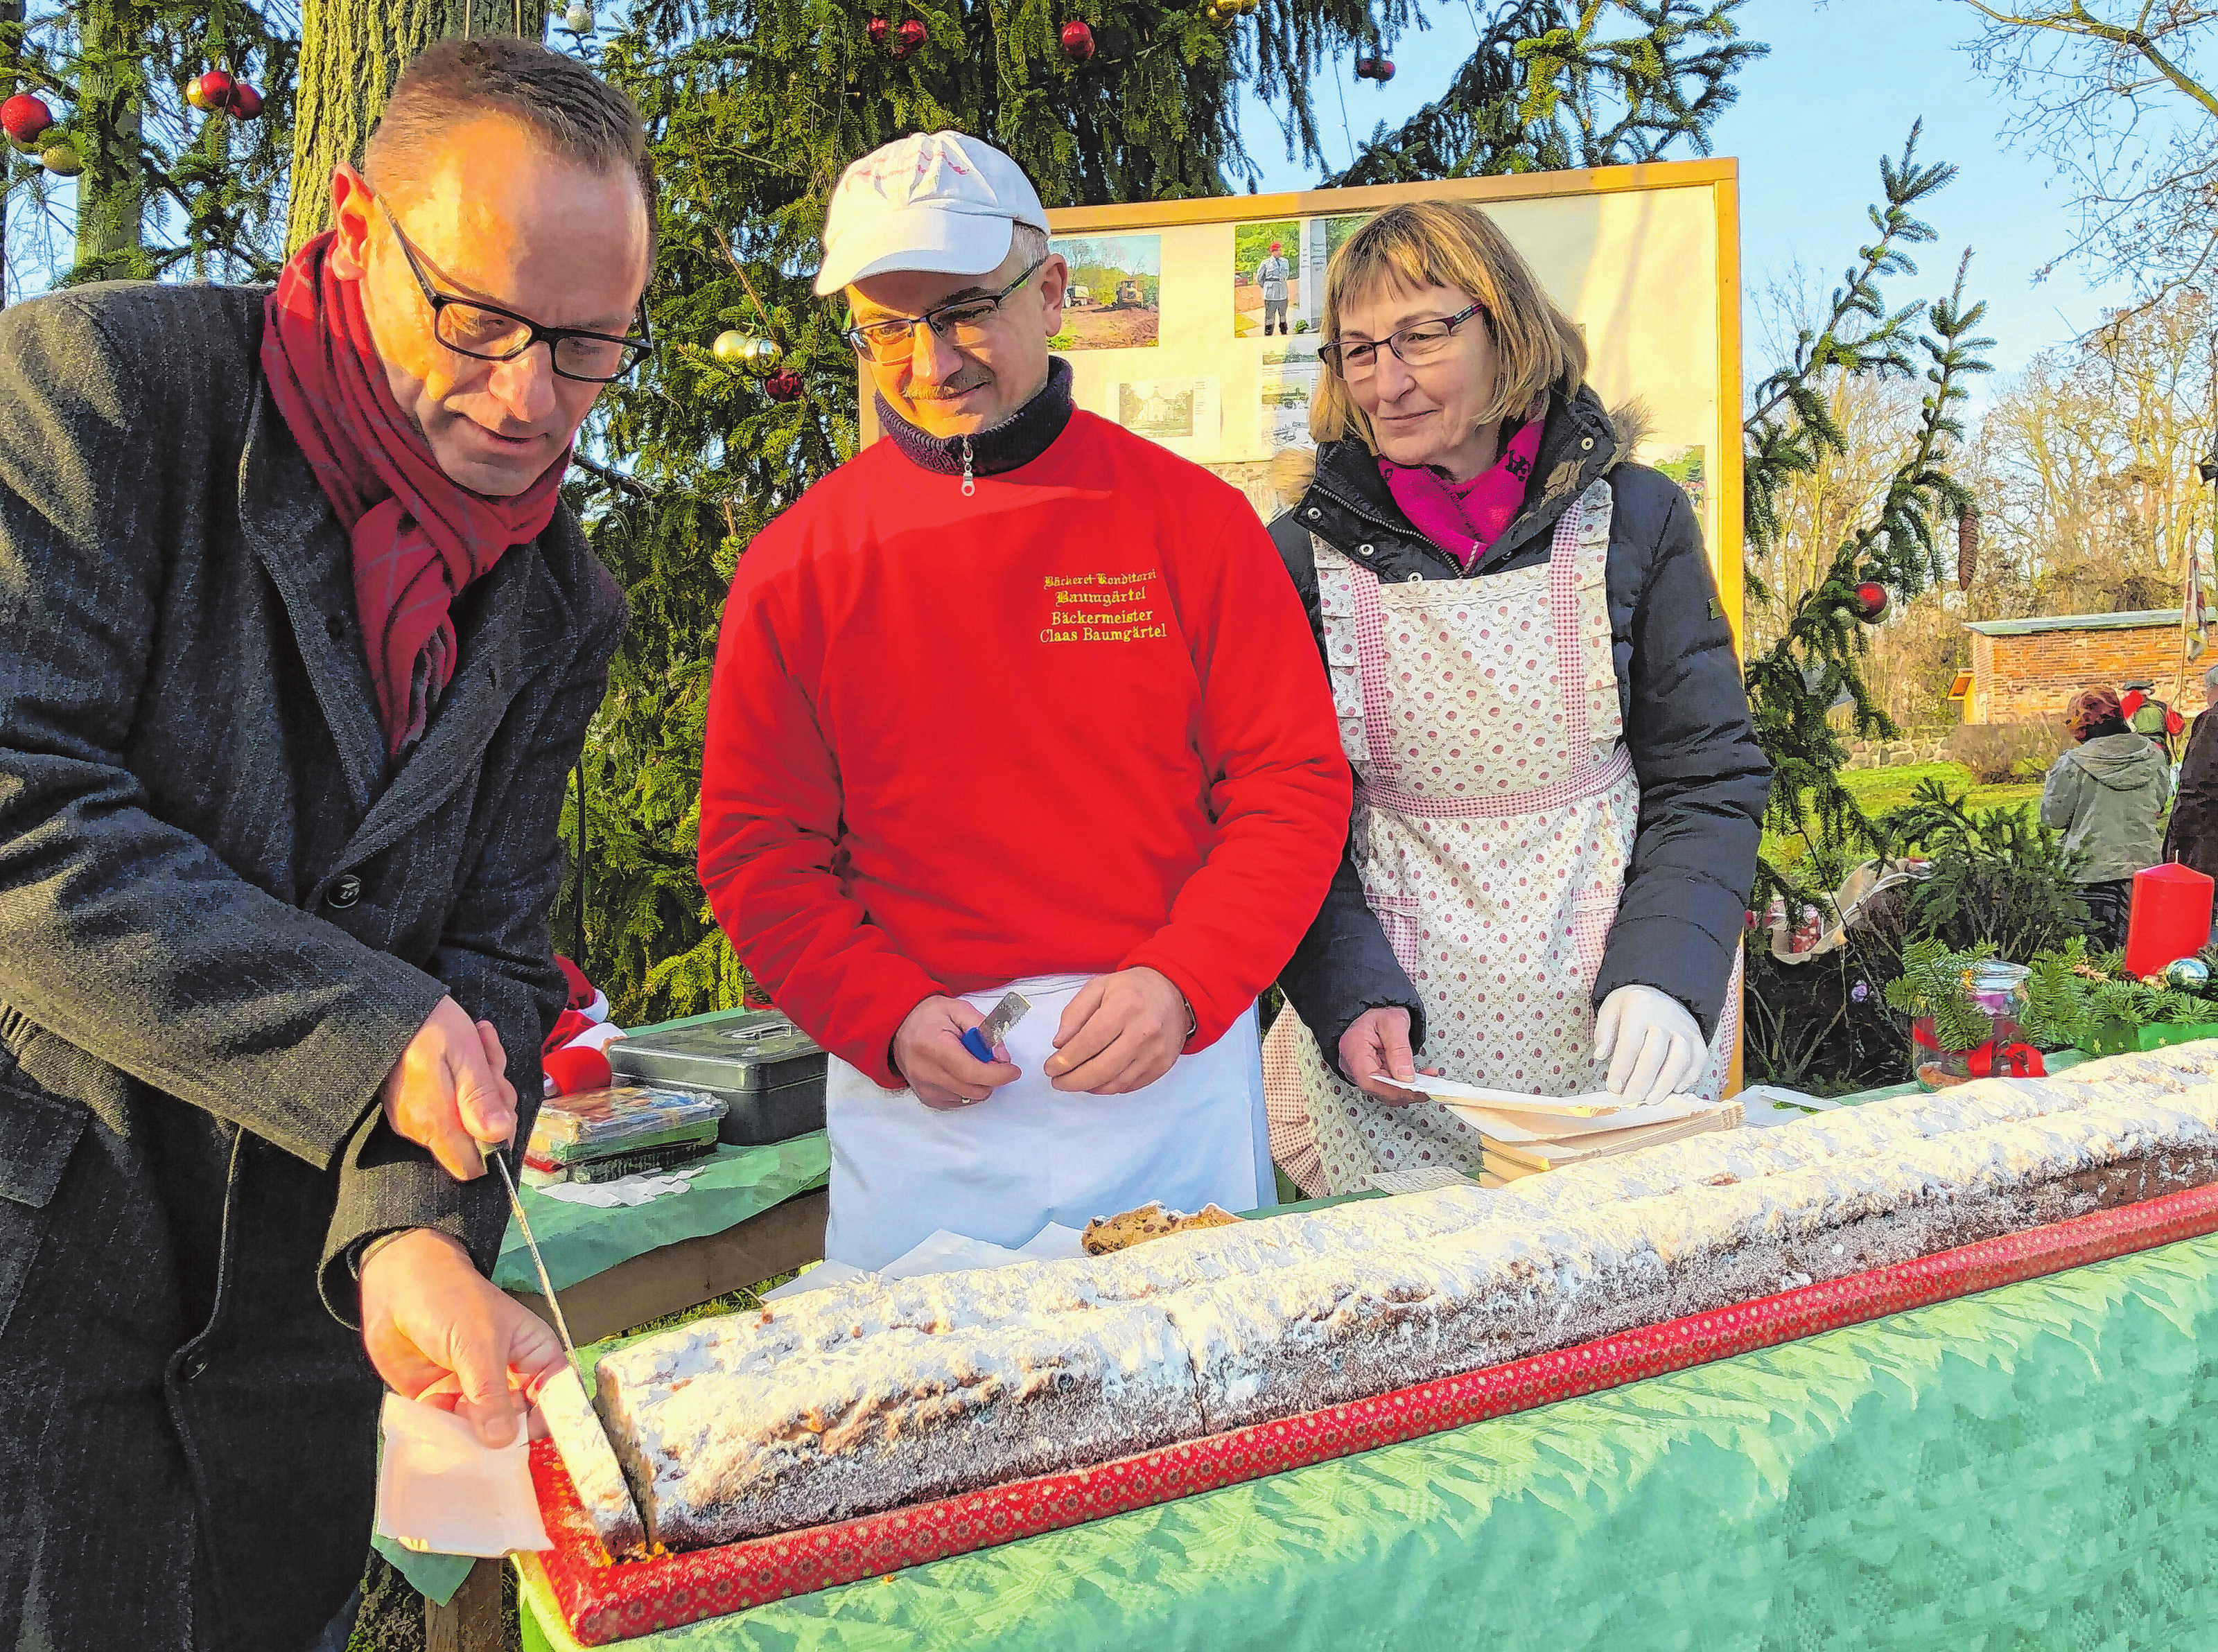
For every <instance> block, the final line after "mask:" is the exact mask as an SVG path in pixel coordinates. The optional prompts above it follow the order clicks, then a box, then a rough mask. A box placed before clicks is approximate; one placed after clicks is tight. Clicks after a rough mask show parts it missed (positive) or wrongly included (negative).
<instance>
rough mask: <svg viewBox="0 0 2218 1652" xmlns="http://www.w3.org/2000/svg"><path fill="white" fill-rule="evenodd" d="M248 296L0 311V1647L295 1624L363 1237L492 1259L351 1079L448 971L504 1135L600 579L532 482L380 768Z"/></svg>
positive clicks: (367, 1087)
mask: <svg viewBox="0 0 2218 1652" xmlns="http://www.w3.org/2000/svg"><path fill="white" fill-rule="evenodd" d="M262 300H263V294H262V293H261V292H260V291H258V290H245V289H227V288H208V287H193V288H177V287H156V286H151V285H143V284H117V285H111V286H105V287H89V288H79V289H77V290H75V291H72V292H70V293H67V294H59V295H56V296H53V297H50V298H46V299H41V300H36V301H34V302H32V303H28V304H25V305H22V306H17V307H15V308H14V309H10V310H9V311H7V312H4V314H0V407H4V409H5V410H6V411H5V416H4V417H0V1511H4V1513H0V1647H26V1648H29V1647H39V1648H53V1649H58V1652H79V1649H83V1652H95V1649H98V1652H109V1649H119V1648H125V1647H128V1648H132V1649H135V1652H154V1649H172V1648H177V1649H185V1648H190V1649H195V1652H212V1649H218V1648H220V1649H223V1652H257V1649H269V1652H297V1649H299V1648H300V1647H302V1646H304V1645H306V1644H307V1642H308V1641H309V1639H310V1638H311V1637H312V1636H313V1635H314V1634H315V1632H316V1631H317V1630H319V1629H320V1628H321V1627H322V1626H323V1624H325V1622H326V1621H327V1620H328V1619H329V1618H330V1617H331V1614H332V1612H334V1611H335V1610H336V1609H337V1608H338V1606H339V1605H340V1603H341V1602H342V1601H343V1600H344V1598H345V1597H346V1595H347V1594H348V1593H349V1592H350V1589H351V1588H352V1587H353V1585H354V1583H355V1581H356V1577H357V1576H358V1575H359V1574H360V1570H361V1568H362V1561H363V1557H364V1555H365V1552H366V1550H367V1546H368V1543H369V1528H370V1516H371V1508H372V1502H373V1483H372V1482H373V1466H372V1465H373V1451H374V1431H375V1422H376V1412H377V1405H378V1401H379V1392H380V1389H379V1384H378V1383H377V1381H376V1378H375V1375H374V1373H373V1372H372V1370H371V1369H370V1367H369V1362H368V1360H367V1358H365V1356H364V1354H363V1352H362V1345H361V1341H360V1339H359V1337H358V1335H357V1334H356V1332H355V1331H354V1330H353V1329H352V1328H351V1321H353V1320H354V1318H355V1315H356V1288H355V1284H354V1278H353V1271H352V1264H353V1259H354V1256H355V1254H356V1253H357V1252H358V1251H359V1249H360V1247H361V1246H362V1244H364V1243H366V1242H367V1241H368V1240H369V1238H371V1237H374V1236H375V1234H379V1233H382V1232H386V1231H388V1230H391V1229H393V1228H404V1227H417V1226H421V1227H430V1228H439V1229H441V1230H442V1231H444V1232H446V1233H449V1234H454V1235H455V1236H456V1237H457V1238H459V1239H461V1240H462V1241H464V1242H465V1243H466V1244H467V1245H468V1247H469V1248H470V1250H471V1253H473V1254H474V1256H475V1257H476V1258H477V1259H478V1261H479V1264H480V1266H482V1267H488V1268H489V1267H490V1265H491V1264H492V1262H493V1257H494V1254H495V1253H496V1251H497V1249H498V1247H499V1237H500V1234H501V1232H502V1230H503V1228H504V1227H505V1222H506V1210H505V1203H504V1202H503V1198H502V1195H501V1193H500V1191H499V1187H498V1185H497V1184H495V1183H493V1182H492V1181H490V1180H487V1181H480V1182H477V1183H474V1184H472V1185H468V1186H464V1185H462V1184H459V1183H456V1182H455V1181H453V1180H452V1179H449V1177H448V1176H447V1175H446V1174H445V1173H444V1172H442V1171H441V1170H439V1169H438V1167H437V1166H436V1165H435V1164H434V1163H433V1162H432V1161H431V1158H430V1156H429V1155H428V1154H425V1153H424V1152H423V1151H422V1150H421V1149H419V1148H415V1147H413V1146H412V1145H411V1144H409V1143H407V1142H403V1141H402V1140H400V1138H399V1137H398V1136H396V1135H393V1133H392V1131H391V1130H390V1129H389V1128H388V1127H387V1125H386V1124H385V1123H384V1120H383V1116H382V1114H381V1111H380V1110H379V1109H378V1107H377V1105H376V1091H377V1088H378V1086H379V1084H380V1082H381V1080H382V1079H383V1078H384V1076H385V1074H386V1073H387V1071H388V1070H389V1069H390V1068H391V1067H392V1065H393V1061H395V1059H396V1058H397V1057H398V1056H399V1055H400V1052H401V1050H402V1049H403V1048H404V1047H405V1046H406V1044H407V1043H408V1041H409V1039H410V1037H411V1036H412V1035H413V1034H414V1032H415V1030H416V1029H417V1028H418V1026H419V1025H420V1024H422V1022H423V1020H424V1017H425V1016H426V1015H427V1014H428V1013H429V1012H430V1011H431V1007H432V1006H433V1005H435V1004H436V1003H437V1001H438V999H440V997H441V996H442V995H443V994H449V993H451V994H452V995H453V996H454V997H455V999H457V1000H458V1001H459V1002H460V1003H461V1004H462V1006H463V1007H464V1008H465V1009H466V1010H468V1011H469V1012H471V1013H472V1014H473V1015H475V1016H479V1017H482V1018H486V1019H488V1020H490V1021H492V1022H493V1024H494V1025H495V1026H496V1027H497V1028H498V1029H499V1032H500V1036H501V1039H502V1042H503V1043H504V1044H505V1046H506V1048H507V1050H508V1052H509V1073H510V1075H511V1078H512V1079H513V1080H515V1082H516V1086H517V1092H518V1095H519V1098H520V1099H521V1100H522V1101H523V1102H524V1124H525V1128H527V1129H528V1128H529V1124H530V1114H531V1111H532V1106H533V1104H534V1103H535V1102H536V1098H537V1096H538V1093H539V1084H540V1080H539V1058H538V1055H539V1045H540V1041H541V1039H542V1037H543V1036H545V1033H546V1031H547V1030H548V1028H549V1027H550V1026H551V1025H552V1024H553V1021H554V1017H555V1015H556V1014H557V1013H558V1012H559V1010H560V1007H561V997H562V991H561V978H560V976H559V975H558V974H557V973H556V971H555V969H554V965H553V962H552V959H551V950H550V947H549V944H548V933H547V928H546V913H547V908H548V903H549V901H550V900H551V899H552V896H553V893H554V888H555V887H556V882H557V880H558V879H559V877H560V876H561V869H562V861H561V845H560V842H559V833H558V830H557V826H558V820H559V817H560V810H561V799H562V790H563V784H564V780H565V777H566V775H567V770H569V768H570V766H571V765H572V764H573V762H574V761H575V759H576V757H577V754H578V751H579V746H580V744H581V742H582V740H583V739H584V734H585V725H586V722H587V720H588V719H589V718H590V717H591V716H592V713H593V710H594V708H595V707H596V706H597V705H598V703H599V702H600V699H601V695H602V690H603V686H604V678H605V671H606V664H607V660H608V658H609V656H610V653H611V652H612V651H613V650H614V647H615V646H616V640H617V638H618V636H619V634H621V631H622V628H623V614H624V609H623V597H622V596H621V594H620V593H619V592H618V591H617V590H616V587H615V585H614V583H613V582H612V581H611V580H610V578H609V576H608V574H607V573H606V572H605V571H604V570H603V569H602V568H601V567H600V566H599V565H598V563H597V562H596V561H595V560H593V558H592V554H591V553H590V552H589V551H588V549H587V548H586V546H585V541H584V539H583V537H582V536H581V535H579V531H578V529H577V525H576V523H574V522H573V520H572V519H571V517H569V515H568V513H567V511H558V512H557V514H556V517H555V519H554V523H553V525H552V526H550V527H549V528H548V530H547V531H546V532H545V533H544V534H542V535H541V536H540V538H539V539H538V540H537V541H535V542H534V543H533V544H532V545H530V546H525V547H519V548H516V549H514V550H511V551H510V552H509V553H508V554H506V555H505V557H503V559H502V560H500V562H499V564H498V565H497V566H495V568H494V569H493V572H491V573H490V574H488V575H487V576H486V578H485V579H482V580H480V581H479V582H478V583H477V584H476V585H474V586H473V587H472V588H471V589H470V591H468V592H466V593H465V595H464V598H463V600H462V603H459V604H458V605H457V606H458V612H457V614H456V623H457V629H458V632H459V634H460V638H461V645H462V646H461V651H460V655H459V659H460V664H459V665H458V668H457V670H456V672H455V678H454V681H453V683H452V684H451V685H450V687H449V690H448V691H447V694H446V696H445V697H444V699H443V702H441V704H440V706H439V707H438V708H437V711H436V713H435V714H434V715H433V719H432V721H431V725H430V727H428V729H427V730H426V732H425V734H424V739H423V740H422V742H421V744H420V745H418V746H417V747H416V748H415V749H414V750H413V751H412V752H410V753H409V754H408V755H407V756H406V758H405V760H404V761H403V762H402V763H401V764H400V765H399V766H398V767H397V768H395V769H394V770H393V772H391V773H390V774H389V775H388V772H387V769H388V764H387V759H386V757H385V747H384V739H383V735H382V733H381V730H380V727H379V725H378V721H377V716H376V713H375V709H374V703H375V702H374V700H373V697H372V693H371V688H370V679H369V667H368V665H367V663H366V661H365V659H364V653H363V647H362V634H361V628H360V626H359V624H358V622H357V620H356V613H355V601H354V595H353V584H352V579H351V572H350V551H349V547H348V541H347V536H346V534H345V533H344V530H343V529H341V527H340V525H339V523H338V518H337V517H335V516H334V515H333V513H332V511H331V508H330V506H329V504H327V503H326V502H325V498H324V496H323V493H322V492H321V490H320V489H319V487H318V486H317V483H316V481H315V479H314V477H313V475H312V474H311V473H310V471H309V469H308V467H307V461H306V460H305V459H304V458H303V457H302V456H301V454H300V449H299V448H298V447H297V446H296V445H295V444H294V442H293V440H292V438H291V436H289V434H288V432H287V430H286V429H285V427H284V424H283V422H282V419H281V418H279V417H278V414H277V412H276V408H275V406H274V405H272V403H271V401H270V397H269V394H268V392H267V391H266V390H265V389H264V388H263V384H262V379H261V374H260V373H259V370H258V368H257V350H258V348H259V343H260V337H261V326H262Z"/></svg>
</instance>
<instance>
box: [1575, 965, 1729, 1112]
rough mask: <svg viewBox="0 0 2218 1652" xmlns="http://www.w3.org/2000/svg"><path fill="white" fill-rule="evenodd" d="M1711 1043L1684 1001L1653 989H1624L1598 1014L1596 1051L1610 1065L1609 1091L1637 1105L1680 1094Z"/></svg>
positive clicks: (1611, 996) (1615, 993) (1606, 1001)
mask: <svg viewBox="0 0 2218 1652" xmlns="http://www.w3.org/2000/svg"><path fill="white" fill-rule="evenodd" d="M1707 1049H1708V1046H1707V1045H1706V1044H1705V1043H1703V1042H1702V1030H1701V1028H1700V1027H1699V1026H1697V1025H1695V1024H1694V1017H1693V1016H1691V1015H1689V1014H1688V1013H1687V1008H1686V1005H1682V1003H1680V1002H1679V1000H1678V999H1676V998H1673V997H1672V996H1671V995H1670V993H1659V992H1657V990H1656V989H1655V988H1654V987H1619V988H1618V989H1617V990H1616V991H1615V992H1614V993H1611V994H1610V995H1609V996H1608V998H1606V999H1602V1008H1601V1009H1599V1010H1597V1011H1596V1012H1595V1055H1594V1058H1595V1061H1597V1062H1600V1061H1608V1063H1609V1080H1608V1083H1609V1090H1610V1093H1611V1094H1612V1095H1614V1096H1616V1097H1619V1098H1620V1099H1622V1100H1625V1101H1627V1102H1630V1103H1633V1104H1635V1105H1639V1104H1642V1103H1645V1102H1657V1101H1662V1100H1663V1099H1664V1098H1666V1097H1668V1096H1672V1095H1676V1094H1677V1093H1678V1092H1679V1091H1680V1090H1681V1089H1682V1087H1683V1086H1685V1085H1686V1083H1687V1081H1688V1080H1689V1079H1691V1078H1693V1077H1694V1069H1695V1068H1696V1067H1699V1066H1700V1065H1701V1061H1702V1057H1703V1055H1705V1054H1707Z"/></svg>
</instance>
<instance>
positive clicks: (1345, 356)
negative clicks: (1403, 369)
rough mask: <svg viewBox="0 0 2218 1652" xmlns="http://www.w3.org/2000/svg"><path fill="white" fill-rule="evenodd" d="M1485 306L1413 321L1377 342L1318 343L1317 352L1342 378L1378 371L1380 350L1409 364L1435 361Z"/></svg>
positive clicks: (1343, 340)
mask: <svg viewBox="0 0 2218 1652" xmlns="http://www.w3.org/2000/svg"><path fill="white" fill-rule="evenodd" d="M1485 309H1486V306H1484V305H1483V304H1474V305H1472V306H1471V307H1470V308H1469V309H1467V310H1459V311H1457V312H1455V313H1454V314H1453V315H1451V316H1443V317H1441V318H1440V319H1439V320H1437V321H1413V322H1411V323H1410V324H1409V325H1408V326H1406V327H1403V328H1401V329H1399V330H1398V331H1395V332H1392V333H1390V334H1388V335H1387V337H1385V338H1383V339H1380V340H1379V341H1378V342H1376V343H1372V341H1370V340H1368V339H1366V340H1365V341H1364V342H1363V343H1354V344H1352V343H1348V341H1347V340H1346V339H1341V338H1335V339H1332V340H1330V341H1329V342H1327V343H1323V344H1319V345H1318V346H1317V354H1318V355H1319V356H1323V357H1324V360H1325V364H1326V365H1327V366H1328V367H1329V368H1332V370H1333V371H1334V372H1335V373H1337V374H1340V376H1341V378H1343V379H1351V380H1354V379H1367V378H1369V377H1370V376H1371V375H1372V374H1374V373H1376V372H1377V371H1378V370H1379V351H1380V350H1392V351H1393V352H1394V356H1395V359H1396V360H1397V361H1399V362H1403V363H1405V364H1406V365H1408V366H1410V367H1417V366H1420V365H1422V363H1424V362H1429V361H1433V360H1434V359H1435V358H1436V357H1438V356H1440V355H1441V354H1442V353H1443V352H1445V351H1446V350H1447V347H1448V340H1449V339H1450V338H1452V337H1454V336H1455V330H1456V329H1457V328H1458V327H1460V326H1461V325H1463V324H1464V323H1465V322H1466V321H1468V320H1470V319H1471V317H1473V316H1475V315H1480V314H1483V313H1484V312H1485Z"/></svg>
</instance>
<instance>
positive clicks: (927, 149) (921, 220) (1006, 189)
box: [816, 132, 1047, 297]
mask: <svg viewBox="0 0 2218 1652" xmlns="http://www.w3.org/2000/svg"><path fill="white" fill-rule="evenodd" d="M1019 224H1030V225H1032V226H1033V227H1034V228H1036V229H1041V230H1044V229H1045V228H1046V227H1047V208H1046V207H1043V206H1041V205H1040V198H1039V191H1038V190H1037V189H1033V188H1032V180H1031V179H1030V178H1028V177H1026V176H1025V175H1024V170H1023V169H1022V168H1021V167H1019V165H1018V164H1016V163H1015V162H1014V161H1013V160H1011V159H1010V158H1008V157H1007V155H1004V154H1003V153H1002V152H1001V151H1000V150H998V149H996V148H994V146H993V145H991V144H988V143H985V142H982V141H981V140H980V139H976V138H969V137H965V136H964V135H963V133H959V132H919V133H912V134H911V135H910V136H908V137H906V138H897V139H895V140H894V141H893V142H892V143H889V144H888V145H885V146H884V147H883V148H882V149H874V150H872V151H871V152H870V153H869V154H867V155H865V156H864V157H863V158H862V159H860V160H858V161H857V162H856V163H855V164H853V165H852V166H850V167H849V168H848V169H847V170H846V171H845V172H843V173H841V174H840V175H839V187H838V188H837V189H833V192H832V204H831V207H829V209H828V210H827V212H826V213H825V217H824V267H823V268H822V269H819V270H818V271H817V272H816V292H817V294H818V296H819V297H822V296H824V295H826V294H831V293H836V292H838V291H839V289H840V288H843V287H850V286H852V285H853V284H854V283H855V282H858V281H867V280H869V279H870V277H871V276H873V275H884V274H886V273H887V272H888V271H889V270H895V269H926V270H931V271H932V272H934V273H936V274H939V275H984V274H985V273H986V272H987V271H988V270H989V269H999V268H1000V267H1001V260H1002V259H1004V258H1006V257H1008V256H1009V243H1010V240H1011V238H1013V236H1014V234H1015V232H1016V226H1018V225H1019Z"/></svg>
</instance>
